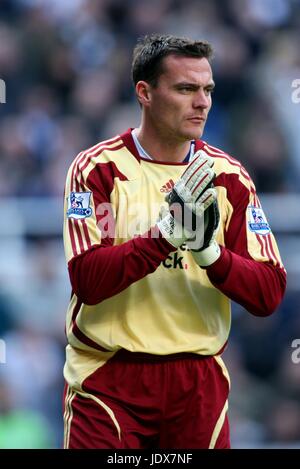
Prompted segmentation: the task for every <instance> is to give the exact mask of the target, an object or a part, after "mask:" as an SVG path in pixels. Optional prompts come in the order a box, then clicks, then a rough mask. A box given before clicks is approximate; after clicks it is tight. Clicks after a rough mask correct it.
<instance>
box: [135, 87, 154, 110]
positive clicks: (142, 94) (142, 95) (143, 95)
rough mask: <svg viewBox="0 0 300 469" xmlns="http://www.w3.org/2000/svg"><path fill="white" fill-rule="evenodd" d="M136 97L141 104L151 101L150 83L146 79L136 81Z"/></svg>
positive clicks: (147, 104) (144, 104) (146, 104)
mask: <svg viewBox="0 0 300 469" xmlns="http://www.w3.org/2000/svg"><path fill="white" fill-rule="evenodd" d="M135 92H136V95H137V99H138V101H139V103H140V104H141V105H142V106H149V104H150V102H151V85H149V83H147V82H146V81H138V82H137V84H136V85H135Z"/></svg>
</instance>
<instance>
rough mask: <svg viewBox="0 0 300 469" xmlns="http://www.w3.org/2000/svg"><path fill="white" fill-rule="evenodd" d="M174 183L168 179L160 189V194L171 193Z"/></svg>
mask: <svg viewBox="0 0 300 469" xmlns="http://www.w3.org/2000/svg"><path fill="white" fill-rule="evenodd" d="M174 184H175V183H174V181H173V179H169V181H168V182H166V184H164V185H163V186H162V187H161V188H160V192H171V190H172V189H173V187H174Z"/></svg>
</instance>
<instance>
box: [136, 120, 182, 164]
mask: <svg viewBox="0 0 300 469" xmlns="http://www.w3.org/2000/svg"><path fill="white" fill-rule="evenodd" d="M136 135H137V138H138V140H139V142H140V144H141V145H142V147H143V148H144V150H145V151H146V152H147V153H148V154H149V155H150V156H151V158H153V160H156V161H165V162H167V163H181V162H182V161H183V160H184V158H185V157H186V155H187V153H188V151H189V149H190V144H191V142H190V141H189V140H186V141H182V142H181V141H178V140H177V141H176V140H175V139H168V138H163V137H162V136H160V135H158V134H157V132H155V131H153V130H152V131H151V129H149V128H147V131H146V130H145V127H144V126H143V124H141V126H140V127H139V128H137V132H136Z"/></svg>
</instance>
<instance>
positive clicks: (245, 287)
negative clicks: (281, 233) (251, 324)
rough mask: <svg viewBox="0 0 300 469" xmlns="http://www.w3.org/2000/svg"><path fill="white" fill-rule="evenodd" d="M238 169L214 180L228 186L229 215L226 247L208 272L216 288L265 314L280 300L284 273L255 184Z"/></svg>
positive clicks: (257, 313) (253, 309)
mask: <svg viewBox="0 0 300 469" xmlns="http://www.w3.org/2000/svg"><path fill="white" fill-rule="evenodd" d="M241 172H242V176H241V175H237V174H234V175H229V176H228V175H227V176H225V175H220V176H219V178H218V179H217V180H216V185H218V183H219V184H221V185H223V184H224V185H225V184H226V186H227V198H228V201H229V206H230V210H229V213H230V216H229V220H228V221H227V229H226V230H225V243H224V244H225V246H224V247H222V252H221V256H220V258H219V259H218V260H217V261H216V262H215V263H214V264H212V265H211V266H210V267H209V268H208V269H207V274H208V277H209V279H210V281H211V282H212V284H213V285H214V286H215V287H216V288H218V289H219V290H220V291H222V293H224V294H225V295H226V296H228V297H229V298H230V299H232V300H234V301H236V302H237V303H239V304H241V305H242V306H243V307H245V308H246V309H247V310H248V311H249V312H250V313H252V314H254V315H256V316H268V315H270V314H272V313H273V312H274V311H275V310H276V308H277V306H278V305H279V303H280V302H281V300H282V297H283V295H284V292H285V288H286V272H285V269H284V267H283V265H282V262H281V259H280V254H279V251H278V248H277V244H276V241H275V238H274V236H273V234H272V232H271V229H270V227H269V224H268V222H267V220H266V217H265V215H264V213H263V211H262V207H261V205H260V202H259V199H258V197H257V195H256V191H255V187H254V184H253V182H252V181H251V179H250V177H249V175H248V174H247V173H246V172H245V170H244V169H243V168H241ZM225 179H226V183H225ZM241 181H243V183H242V182H241Z"/></svg>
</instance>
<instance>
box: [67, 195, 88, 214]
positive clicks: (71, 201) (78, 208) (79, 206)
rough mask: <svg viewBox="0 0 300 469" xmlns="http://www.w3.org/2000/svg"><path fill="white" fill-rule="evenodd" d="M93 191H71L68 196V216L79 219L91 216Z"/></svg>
mask: <svg viewBox="0 0 300 469" xmlns="http://www.w3.org/2000/svg"><path fill="white" fill-rule="evenodd" d="M90 198H91V192H71V194H70V195H69V197H68V210H67V217H68V218H76V219H77V220H79V219H82V218H87V217H90V216H91V214H92V209H91V207H90Z"/></svg>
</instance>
